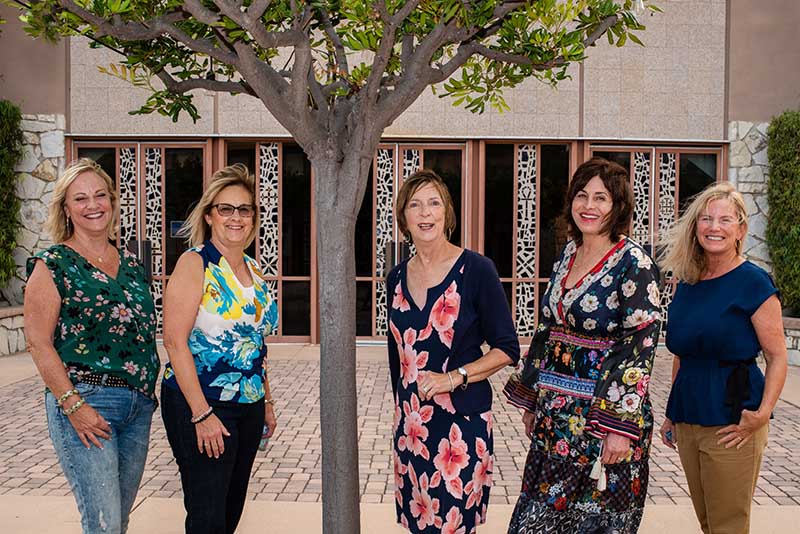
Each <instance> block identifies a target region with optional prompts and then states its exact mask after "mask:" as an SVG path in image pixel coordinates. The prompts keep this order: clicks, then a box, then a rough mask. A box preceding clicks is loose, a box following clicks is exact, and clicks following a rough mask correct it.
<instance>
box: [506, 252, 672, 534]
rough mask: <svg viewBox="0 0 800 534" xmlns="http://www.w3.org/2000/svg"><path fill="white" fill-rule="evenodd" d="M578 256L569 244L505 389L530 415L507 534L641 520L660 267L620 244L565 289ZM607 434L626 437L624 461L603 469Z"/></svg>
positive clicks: (617, 529) (620, 531)
mask: <svg viewBox="0 0 800 534" xmlns="http://www.w3.org/2000/svg"><path fill="white" fill-rule="evenodd" d="M576 250H577V247H576V245H575V243H574V242H569V243H568V244H567V245H566V247H565V248H564V251H563V252H562V254H561V257H560V258H559V260H558V261H557V262H556V264H555V265H554V268H553V275H552V277H551V279H550V283H549V284H548V286H547V289H546V291H545V295H544V298H543V301H542V307H541V310H540V317H541V321H540V324H539V325H538V327H537V332H536V335H535V336H534V340H533V342H532V343H531V351H530V352H529V355H528V357H527V358H526V359H525V360H524V363H523V364H522V365H521V366H520V371H519V372H518V373H516V374H514V375H513V376H512V377H511V379H510V380H509V382H508V383H507V384H506V387H505V389H504V393H505V394H506V396H507V397H508V399H509V402H511V403H512V404H513V405H515V406H517V407H520V408H524V409H526V410H528V411H530V412H532V413H534V414H535V415H536V420H535V425H534V432H533V439H532V441H531V446H530V451H529V453H528V458H527V461H526V463H525V471H524V474H523V480H522V491H521V493H520V496H519V500H518V501H517V505H516V508H515V509H514V513H513V515H512V519H511V524H510V526H509V529H508V532H509V533H520V534H521V533H534V532H548V533H549V532H554V533H565V534H566V533H576V532H591V533H598V534H606V533H607V534H611V533H614V534H626V533H635V532H636V531H637V530H638V528H639V523H640V522H641V519H642V512H643V510H644V502H645V495H646V492H647V480H648V475H649V470H648V458H649V451H650V441H651V437H652V432H653V416H652V410H651V405H650V396H649V393H648V384H649V382H650V373H651V371H652V368H653V358H654V354H655V349H656V345H657V343H658V336H659V330H660V326H661V313H660V307H661V306H660V304H661V303H660V295H659V273H658V268H657V267H656V266H655V264H654V263H653V261H652V260H651V258H650V257H649V256H648V255H647V253H646V252H645V251H644V250H643V249H642V248H641V247H640V246H639V245H637V244H636V243H634V242H633V241H631V240H630V239H628V238H626V237H623V238H622V239H621V240H620V241H619V242H618V243H617V245H616V246H614V247H613V248H612V250H611V251H609V253H608V254H607V255H606V257H605V258H603V259H602V260H601V261H600V262H599V263H598V264H597V265H596V266H595V267H594V268H593V269H592V270H591V271H590V272H589V273H588V274H587V275H586V276H585V277H584V278H583V279H581V280H579V281H578V282H577V283H576V284H575V286H574V287H572V288H567V287H566V279H567V276H568V274H569V272H570V269H571V267H572V264H573V262H574V260H575V252H576ZM609 432H613V433H616V434H619V435H622V436H626V437H628V438H630V439H631V448H630V452H629V454H628V457H627V458H626V459H625V460H624V461H623V462H620V463H618V464H613V465H606V466H603V468H602V469H601V465H600V463H599V458H600V456H601V454H602V447H601V445H602V442H603V438H604V437H605V436H606V435H607V433H609ZM593 471H594V472H593ZM601 479H602V480H601ZM604 486H605V488H604Z"/></svg>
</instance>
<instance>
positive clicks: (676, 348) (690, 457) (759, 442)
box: [661, 183, 787, 533]
mask: <svg viewBox="0 0 800 534" xmlns="http://www.w3.org/2000/svg"><path fill="white" fill-rule="evenodd" d="M746 234H747V212H746V208H745V204H744V200H743V198H742V196H741V194H739V192H738V191H736V189H735V188H734V187H733V186H732V185H731V184H729V183H719V184H716V185H712V186H711V187H709V188H707V189H706V190H705V191H704V192H703V193H701V194H700V195H698V197H697V198H696V199H695V200H694V201H693V202H692V204H691V205H690V206H689V208H688V209H687V210H686V213H685V214H684V215H683V217H681V219H680V221H678V223H677V224H676V226H675V228H674V230H673V232H672V234H671V235H670V237H669V239H668V245H667V248H666V251H665V253H664V261H663V264H664V265H663V266H664V268H665V269H666V270H669V271H672V273H673V275H674V276H675V277H676V278H677V279H678V280H679V283H678V287H677V290H676V292H675V297H674V299H673V301H672V304H671V305H670V307H669V321H668V324H667V339H666V341H667V348H668V349H669V350H670V352H672V354H674V355H675V357H674V359H673V384H672V390H671V391H670V396H669V401H668V403H667V418H666V421H665V422H664V424H663V425H662V427H661V439H662V441H663V442H664V443H665V444H666V445H667V446H669V447H671V448H673V449H674V448H675V447H676V445H677V448H678V452H679V454H680V457H681V463H682V465H683V468H684V471H685V472H686V477H687V481H688V484H689V491H690V493H691V496H692V503H693V504H694V508H695V512H696V514H697V518H698V520H699V521H700V525H701V527H702V529H703V532H706V533H709V532H725V533H729V532H730V533H746V532H748V531H749V524H750V502H751V500H752V498H753V491H754V490H755V484H756V480H757V478H758V471H759V468H760V466H761V457H762V455H763V452H764V448H765V447H766V442H767V430H768V421H769V418H770V416H771V414H772V410H773V408H774V407H775V403H776V402H777V401H778V397H779V396H780V392H781V389H782V388H783V383H784V380H785V379H786V365H787V363H786V362H787V354H786V344H785V340H784V335H783V322H782V319H781V306H780V302H779V300H778V290H777V288H776V287H775V285H774V283H773V282H772V279H771V278H770V276H769V275H768V274H767V273H766V271H764V270H763V269H761V268H760V267H758V266H756V265H754V264H753V263H750V262H749V261H746V260H744V259H743V258H742V256H741V251H742V241H743V240H744V238H745V235H746ZM759 352H763V354H764V357H765V359H766V362H767V372H766V378H765V376H764V374H762V372H761V370H760V369H759V367H758V366H757V365H756V356H757V355H758V353H759Z"/></svg>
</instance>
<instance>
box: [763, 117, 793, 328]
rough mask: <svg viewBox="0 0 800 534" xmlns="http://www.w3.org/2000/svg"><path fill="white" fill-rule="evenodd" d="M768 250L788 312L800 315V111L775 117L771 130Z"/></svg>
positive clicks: (768, 155)
mask: <svg viewBox="0 0 800 534" xmlns="http://www.w3.org/2000/svg"><path fill="white" fill-rule="evenodd" d="M767 138H768V143H767V158H768V160H769V167H770V169H769V182H768V187H767V197H768V201H769V218H768V220H767V246H768V247H769V255H770V259H771V260H772V262H773V266H774V272H775V282H776V284H777V285H778V288H779V289H780V290H781V298H782V300H783V305H784V306H785V307H786V308H790V309H792V310H793V312H794V314H795V315H798V314H800V209H798V207H800V111H786V112H784V113H782V114H781V115H779V116H777V117H775V118H774V119H773V120H772V123H771V124H770V126H769V129H768V130H767Z"/></svg>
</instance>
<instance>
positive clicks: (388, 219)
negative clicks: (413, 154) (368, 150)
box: [375, 148, 394, 336]
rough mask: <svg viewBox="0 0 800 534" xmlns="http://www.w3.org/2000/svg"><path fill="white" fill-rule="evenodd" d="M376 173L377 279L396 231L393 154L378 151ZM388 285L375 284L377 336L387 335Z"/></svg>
mask: <svg viewBox="0 0 800 534" xmlns="http://www.w3.org/2000/svg"><path fill="white" fill-rule="evenodd" d="M376 160H377V164H376V173H375V192H376V202H375V276H376V277H378V278H383V277H385V276H386V275H387V274H389V273H388V272H387V266H386V246H387V245H388V244H389V243H390V242H391V241H392V231H393V229H394V216H393V208H394V150H391V149H387V148H379V149H378V153H377V157H376ZM386 305H387V299H386V282H385V281H384V280H380V279H379V280H376V282H375V335H376V336H384V335H386V313H387V310H386Z"/></svg>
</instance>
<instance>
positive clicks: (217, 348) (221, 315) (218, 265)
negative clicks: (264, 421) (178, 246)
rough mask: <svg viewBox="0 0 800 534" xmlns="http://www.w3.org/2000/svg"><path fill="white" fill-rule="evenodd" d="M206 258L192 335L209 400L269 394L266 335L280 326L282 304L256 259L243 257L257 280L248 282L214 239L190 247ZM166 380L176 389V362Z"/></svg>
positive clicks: (191, 346)
mask: <svg viewBox="0 0 800 534" xmlns="http://www.w3.org/2000/svg"><path fill="white" fill-rule="evenodd" d="M189 252H194V253H197V254H199V255H200V256H201V257H202V258H203V267H204V270H205V271H204V280H203V298H202V301H201V302H200V306H199V308H198V310H197V317H196V318H195V322H194V327H193V328H192V332H191V334H190V335H189V340H188V343H189V350H190V351H191V353H192V354H193V355H194V364H195V368H196V369H197V376H198V378H199V379H200V386H201V388H202V389H203V393H204V394H205V396H206V398H207V399H208V400H218V401H225V402H234V403H243V404H249V403H253V402H257V401H258V400H260V399H261V398H263V397H264V379H265V376H264V375H265V372H266V371H265V369H264V358H265V357H266V355H267V343H266V339H267V336H269V335H270V334H272V333H273V332H275V330H276V329H277V327H278V304H277V302H276V301H275V300H274V299H273V298H272V296H271V295H270V292H269V287H268V285H267V281H266V280H264V275H263V274H262V273H261V270H260V269H259V268H258V264H257V263H256V261H255V260H254V259H253V258H250V257H249V256H247V255H245V256H244V261H245V264H246V265H247V267H248V268H249V269H250V274H251V277H252V279H253V286H252V287H249V288H248V287H243V286H242V285H241V284H240V283H239V281H238V280H237V278H236V275H235V274H234V273H233V270H232V269H231V266H230V265H229V264H228V261H227V260H226V259H225V257H224V256H222V254H221V253H220V252H219V250H217V248H216V247H215V246H214V245H213V244H212V243H211V241H206V242H205V243H204V244H203V245H202V246H199V247H194V248H191V249H189ZM164 384H166V385H167V386H170V387H173V388H177V387H178V383H177V380H176V379H175V373H174V371H173V370H172V366H171V365H170V364H167V366H166V369H165V370H164Z"/></svg>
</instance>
